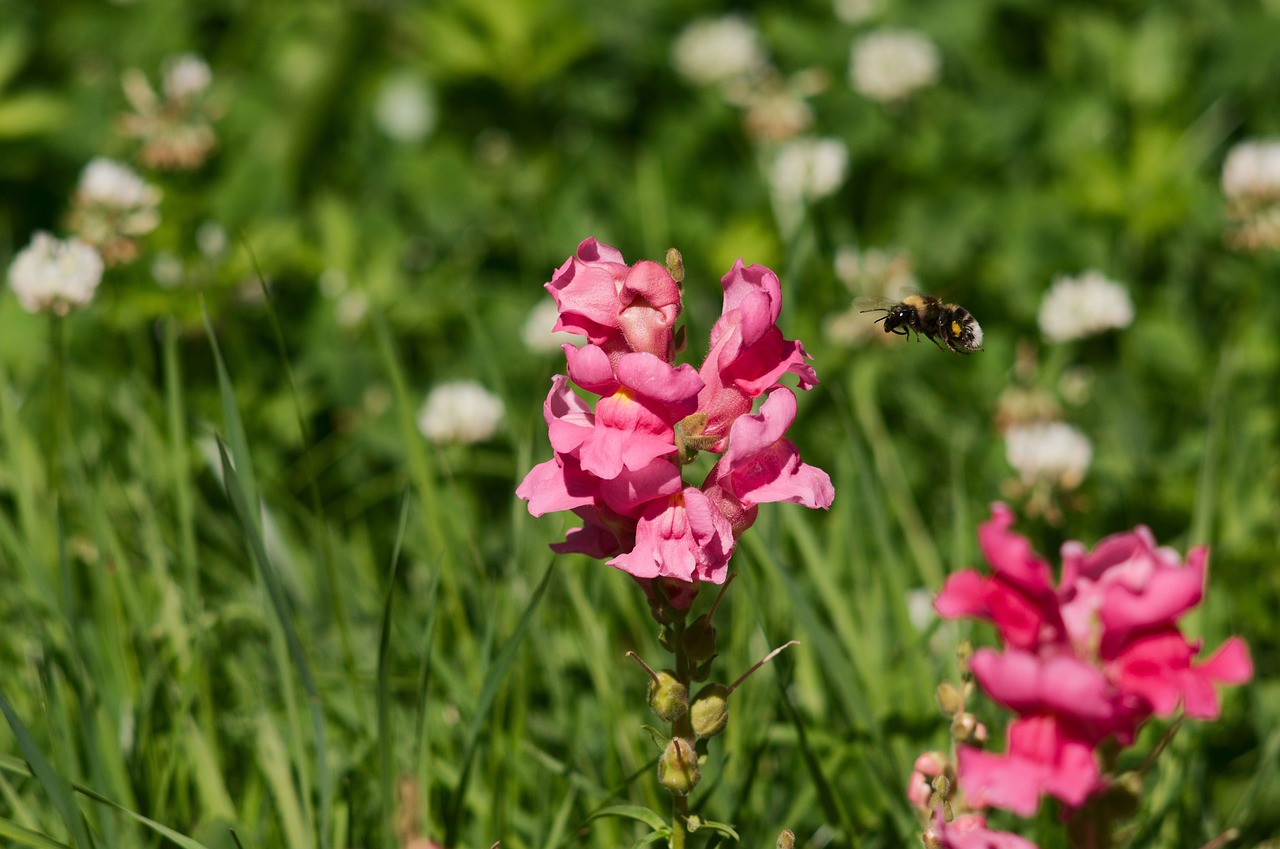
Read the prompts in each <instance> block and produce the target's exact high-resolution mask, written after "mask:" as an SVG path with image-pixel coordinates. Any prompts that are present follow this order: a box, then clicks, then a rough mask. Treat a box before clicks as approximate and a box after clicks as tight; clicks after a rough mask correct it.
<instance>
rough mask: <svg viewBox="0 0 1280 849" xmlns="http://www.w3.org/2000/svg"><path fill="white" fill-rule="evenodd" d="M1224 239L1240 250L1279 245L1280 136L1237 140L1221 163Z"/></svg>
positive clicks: (1279, 246)
mask: <svg viewBox="0 0 1280 849" xmlns="http://www.w3.org/2000/svg"><path fill="white" fill-rule="evenodd" d="M1222 193H1223V195H1224V196H1225V197H1226V199H1227V220H1228V222H1229V229H1228V231H1227V241H1228V243H1229V244H1231V245H1232V246H1233V247H1236V248H1239V249H1241V250H1247V251H1252V250H1258V249H1259V248H1280V139H1250V140H1247V141H1243V142H1240V143H1239V144H1237V145H1236V146H1235V147H1233V148H1231V151H1230V152H1229V153H1228V154H1227V158H1226V161H1225V162H1223V164H1222Z"/></svg>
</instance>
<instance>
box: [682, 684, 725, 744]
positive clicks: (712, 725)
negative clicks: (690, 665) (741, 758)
mask: <svg viewBox="0 0 1280 849" xmlns="http://www.w3.org/2000/svg"><path fill="white" fill-rule="evenodd" d="M689 721H690V723H691V724H692V725H693V733H694V734H697V735H698V736H699V737H714V736H716V735H717V734H719V733H720V732H721V731H723V730H724V727H725V725H727V724H728V723H729V688H728V687H726V686H725V685H723V684H708V685H707V686H705V687H703V688H702V689H701V690H699V691H698V695H696V696H694V697H693V703H692V704H690V705H689Z"/></svg>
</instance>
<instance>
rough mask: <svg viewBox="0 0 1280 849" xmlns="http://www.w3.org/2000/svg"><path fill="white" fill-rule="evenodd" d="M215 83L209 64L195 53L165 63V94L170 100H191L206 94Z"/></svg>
mask: <svg viewBox="0 0 1280 849" xmlns="http://www.w3.org/2000/svg"><path fill="white" fill-rule="evenodd" d="M212 82H213V72H212V71H210V70H209V63H208V62H206V61H205V60H204V59H202V58H201V57H199V56H197V55H196V54H194V53H183V54H181V55H178V56H173V57H171V58H170V59H169V60H168V61H166V62H165V68H164V94H165V97H168V98H169V99H170V100H191V99H194V98H196V97H199V96H200V95H202V94H204V93H205V91H207V90H208V88H209V85H210V84H211V83H212Z"/></svg>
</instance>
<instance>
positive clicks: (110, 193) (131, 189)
mask: <svg viewBox="0 0 1280 849" xmlns="http://www.w3.org/2000/svg"><path fill="white" fill-rule="evenodd" d="M77 194H78V199H79V200H82V201H84V202H86V203H95V204H100V205H101V206H105V207H110V208H112V209H134V208H137V207H146V206H155V205H156V204H157V203H159V202H160V190H159V189H157V188H155V187H154V186H151V185H148V184H147V183H146V182H145V181H144V180H143V179H142V178H141V177H139V176H138V173H137V172H136V171H134V170H133V169H132V168H130V167H129V166H128V165H125V164H124V163H123V162H117V161H116V160H114V159H107V158H106V157H102V156H98V157H95V158H94V159H92V160H90V162H89V164H88V165H86V166H85V167H84V170H83V171H81V172H80V185H79V187H78V189H77Z"/></svg>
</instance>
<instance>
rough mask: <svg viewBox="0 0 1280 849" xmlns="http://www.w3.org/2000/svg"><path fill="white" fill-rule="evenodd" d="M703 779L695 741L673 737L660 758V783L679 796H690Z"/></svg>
mask: <svg viewBox="0 0 1280 849" xmlns="http://www.w3.org/2000/svg"><path fill="white" fill-rule="evenodd" d="M701 777H702V775H701V773H700V772H699V771H698V753H697V752H695V751H694V749H693V741H692V740H686V739H684V738H682V737H672V738H671V742H670V743H668V744H667V748H666V749H664V750H663V752H662V757H660V758H658V783H659V784H661V785H662V786H663V787H665V788H667V789H668V790H670V791H671V792H672V793H675V794H676V795H678V796H688V795H689V793H690V792H691V791H692V790H693V788H694V787H696V786H698V779H700V778H701Z"/></svg>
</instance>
